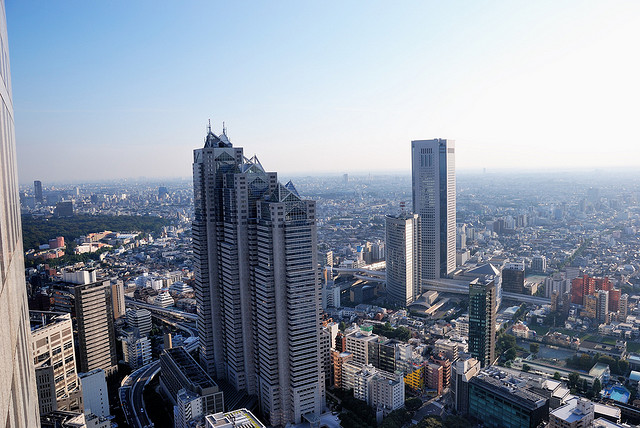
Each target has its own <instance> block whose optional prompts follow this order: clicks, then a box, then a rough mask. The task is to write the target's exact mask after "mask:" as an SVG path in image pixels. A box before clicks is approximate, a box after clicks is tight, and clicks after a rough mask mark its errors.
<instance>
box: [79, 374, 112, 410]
mask: <svg viewBox="0 0 640 428" xmlns="http://www.w3.org/2000/svg"><path fill="white" fill-rule="evenodd" d="M78 379H79V380H80V388H81V390H82V403H83V408H84V410H83V411H84V412H85V413H93V414H94V415H96V416H102V417H107V416H109V414H110V410H109V391H107V380H106V378H105V373H104V370H102V369H95V370H91V371H90V372H87V373H79V374H78Z"/></svg>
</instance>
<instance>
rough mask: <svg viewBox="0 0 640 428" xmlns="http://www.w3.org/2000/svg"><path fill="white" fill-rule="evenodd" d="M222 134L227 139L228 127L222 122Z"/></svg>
mask: <svg viewBox="0 0 640 428" xmlns="http://www.w3.org/2000/svg"><path fill="white" fill-rule="evenodd" d="M222 133H223V134H224V136H225V137H226V136H227V125H225V123H224V122H222Z"/></svg>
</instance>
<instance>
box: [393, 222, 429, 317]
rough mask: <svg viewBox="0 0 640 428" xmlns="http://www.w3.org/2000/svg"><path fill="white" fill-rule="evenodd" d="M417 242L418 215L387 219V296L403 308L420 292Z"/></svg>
mask: <svg viewBox="0 0 640 428" xmlns="http://www.w3.org/2000/svg"><path fill="white" fill-rule="evenodd" d="M418 240H419V223H418V215H417V214H409V215H406V214H404V215H403V214H401V215H398V216H390V215H388V216H387V217H386V239H385V244H386V245H385V249H386V263H387V268H386V271H387V293H388V296H389V299H390V300H392V301H393V302H395V303H398V304H400V305H402V306H406V305H409V304H411V303H413V301H414V300H415V299H416V296H417V295H418V294H419V293H420V291H421V287H420V276H419V273H420V271H419V270H418V255H419V252H418V248H419V241H418Z"/></svg>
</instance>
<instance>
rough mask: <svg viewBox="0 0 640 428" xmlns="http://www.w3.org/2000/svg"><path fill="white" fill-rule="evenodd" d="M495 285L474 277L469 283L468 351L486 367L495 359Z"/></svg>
mask: <svg viewBox="0 0 640 428" xmlns="http://www.w3.org/2000/svg"><path fill="white" fill-rule="evenodd" d="M497 309H498V308H497V306H496V287H495V284H494V282H493V281H489V282H487V283H486V284H483V283H481V282H480V281H479V280H478V279H474V280H473V281H471V283H470V284H469V353H470V354H471V356H472V357H474V358H476V359H477V360H478V361H480V364H481V365H482V367H487V366H490V365H491V364H493V362H494V361H495V359H496V357H495V347H496V315H497V312H498V311H497Z"/></svg>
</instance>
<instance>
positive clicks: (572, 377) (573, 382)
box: [569, 373, 580, 388]
mask: <svg viewBox="0 0 640 428" xmlns="http://www.w3.org/2000/svg"><path fill="white" fill-rule="evenodd" d="M578 382H580V375H579V374H578V373H569V387H570V388H577V387H578Z"/></svg>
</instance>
